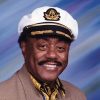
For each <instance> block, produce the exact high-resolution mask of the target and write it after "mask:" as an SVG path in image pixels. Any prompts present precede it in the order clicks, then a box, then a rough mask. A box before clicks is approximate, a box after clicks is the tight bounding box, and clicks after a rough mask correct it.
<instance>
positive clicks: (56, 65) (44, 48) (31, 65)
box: [21, 37, 70, 82]
mask: <svg viewBox="0 0 100 100" xmlns="http://www.w3.org/2000/svg"><path fill="white" fill-rule="evenodd" d="M69 47H70V44H69V43H67V42H65V41H63V40H60V39H59V38H53V37H48V38H39V39H36V38H29V39H28V40H27V41H26V42H21V49H22V53H23V56H24V59H25V65H26V66H27V69H28V71H29V72H30V73H31V74H32V75H33V76H34V77H35V78H36V79H37V80H38V81H43V82H44V81H47V82H49V81H54V80H56V79H57V77H58V76H59V75H60V74H61V73H62V71H63V70H64V69H65V68H66V66H67V64H68V54H69Z"/></svg>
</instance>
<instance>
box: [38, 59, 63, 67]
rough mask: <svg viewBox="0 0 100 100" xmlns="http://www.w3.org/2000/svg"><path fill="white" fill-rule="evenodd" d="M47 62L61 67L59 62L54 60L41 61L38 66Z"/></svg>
mask: <svg viewBox="0 0 100 100" xmlns="http://www.w3.org/2000/svg"><path fill="white" fill-rule="evenodd" d="M48 62H53V63H56V65H57V66H62V65H63V64H62V63H61V62H60V61H57V60H54V59H47V60H42V61H40V62H38V64H39V65H43V64H45V63H48Z"/></svg>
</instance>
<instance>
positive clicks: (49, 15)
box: [44, 8, 60, 21]
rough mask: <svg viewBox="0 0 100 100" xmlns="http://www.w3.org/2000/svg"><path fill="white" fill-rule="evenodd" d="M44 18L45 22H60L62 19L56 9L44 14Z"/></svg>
mask: <svg viewBox="0 0 100 100" xmlns="http://www.w3.org/2000/svg"><path fill="white" fill-rule="evenodd" d="M44 18H45V20H50V21H58V20H59V19H60V13H59V12H57V10H55V9H54V8H49V9H48V10H47V11H46V12H44Z"/></svg>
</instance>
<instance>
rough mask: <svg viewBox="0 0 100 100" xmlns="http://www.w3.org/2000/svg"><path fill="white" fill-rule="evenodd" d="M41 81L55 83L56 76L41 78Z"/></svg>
mask: <svg viewBox="0 0 100 100" xmlns="http://www.w3.org/2000/svg"><path fill="white" fill-rule="evenodd" d="M42 79H43V80H44V81H55V80H56V79H57V76H56V77H43V78H42Z"/></svg>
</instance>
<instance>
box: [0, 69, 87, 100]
mask: <svg viewBox="0 0 100 100" xmlns="http://www.w3.org/2000/svg"><path fill="white" fill-rule="evenodd" d="M62 84H63V85H64V88H65V92H66V96H65V97H64V98H62V97H61V95H60V94H59V97H58V99H57V100H86V98H85V96H84V94H83V93H82V92H81V91H80V90H79V89H78V88H76V87H75V86H73V85H72V84H70V83H68V82H64V81H62ZM0 100H43V97H42V95H41V94H40V93H39V92H38V91H37V90H36V89H35V87H34V86H33V84H32V82H31V80H30V78H29V75H28V72H27V70H26V68H25V67H23V68H22V69H21V70H19V71H18V72H16V74H15V75H13V76H12V77H11V78H10V79H8V80H6V81H4V82H2V83H0Z"/></svg>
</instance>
